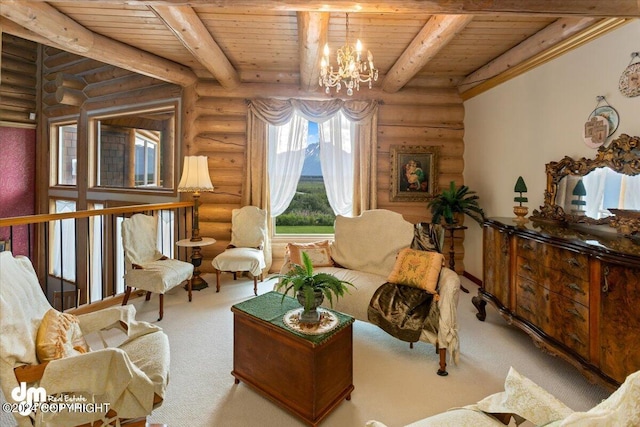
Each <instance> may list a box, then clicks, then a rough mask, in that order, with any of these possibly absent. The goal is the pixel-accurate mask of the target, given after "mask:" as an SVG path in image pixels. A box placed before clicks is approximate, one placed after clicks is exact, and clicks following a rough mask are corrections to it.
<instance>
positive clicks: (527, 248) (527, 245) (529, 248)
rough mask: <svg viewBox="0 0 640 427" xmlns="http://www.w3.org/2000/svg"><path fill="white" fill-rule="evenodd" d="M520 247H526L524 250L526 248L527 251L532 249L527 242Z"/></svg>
mask: <svg viewBox="0 0 640 427" xmlns="http://www.w3.org/2000/svg"><path fill="white" fill-rule="evenodd" d="M522 248H523V249H526V250H528V251H532V250H533V246H531V245H530V244H528V243H525V244H523V245H522Z"/></svg>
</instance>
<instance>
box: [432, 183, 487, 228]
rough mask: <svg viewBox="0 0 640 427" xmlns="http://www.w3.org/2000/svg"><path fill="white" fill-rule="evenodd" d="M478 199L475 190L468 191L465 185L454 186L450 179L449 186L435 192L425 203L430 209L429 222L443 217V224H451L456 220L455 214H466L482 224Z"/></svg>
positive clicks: (481, 212)
mask: <svg viewBox="0 0 640 427" xmlns="http://www.w3.org/2000/svg"><path fill="white" fill-rule="evenodd" d="M478 199H479V197H478V196H477V195H476V192H475V191H470V190H469V187H467V186H466V185H462V186H460V188H456V183H455V182H454V181H451V183H450V184H449V188H448V189H445V190H443V191H442V192H441V193H440V194H437V195H436V196H435V197H434V198H433V199H431V201H430V202H429V204H428V205H427V207H428V208H430V209H431V222H432V223H434V224H439V223H440V221H441V219H443V218H444V222H445V224H448V225H453V224H456V223H457V222H458V220H457V218H456V216H457V215H468V216H469V217H470V218H471V219H473V220H474V221H475V222H477V223H478V224H479V225H480V226H482V223H483V222H484V211H483V210H482V208H481V207H480V205H479V204H478Z"/></svg>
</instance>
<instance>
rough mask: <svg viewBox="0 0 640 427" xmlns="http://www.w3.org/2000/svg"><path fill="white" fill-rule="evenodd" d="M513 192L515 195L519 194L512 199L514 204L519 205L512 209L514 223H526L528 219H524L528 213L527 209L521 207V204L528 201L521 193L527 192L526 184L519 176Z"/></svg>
mask: <svg viewBox="0 0 640 427" xmlns="http://www.w3.org/2000/svg"><path fill="white" fill-rule="evenodd" d="M513 191H515V192H516V193H520V195H519V196H516V197H514V198H513V201H514V202H518V203H519V205H518V206H514V207H513V213H514V214H516V221H517V222H522V223H524V222H527V221H528V219H527V218H525V217H526V216H527V214H528V213H529V208H528V207H526V206H522V204H523V203H525V202H528V201H529V199H528V198H526V197H523V196H522V193H526V192H527V184H525V183H524V179H522V177H521V176H519V177H518V180H517V181H516V185H515V187H514V189H513Z"/></svg>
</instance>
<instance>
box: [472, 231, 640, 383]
mask: <svg viewBox="0 0 640 427" xmlns="http://www.w3.org/2000/svg"><path fill="white" fill-rule="evenodd" d="M603 227H604V228H603ZM607 228H608V227H607V226H581V227H578V226H575V227H562V226H558V225H551V224H547V223H538V222H528V223H526V224H524V225H522V226H520V225H518V224H516V222H514V221H513V220H512V219H511V218H494V219H488V220H487V221H486V222H485V224H484V231H483V233H484V243H483V244H484V281H483V287H482V288H480V290H479V291H478V296H477V297H474V298H473V303H474V305H475V306H476V307H477V308H478V314H477V315H476V316H477V317H478V319H480V320H484V319H485V316H486V312H485V305H486V303H487V302H489V303H491V304H492V305H493V306H495V307H496V308H497V309H498V311H499V312H500V314H501V315H502V316H503V317H504V318H505V319H506V320H507V321H508V322H509V323H511V324H513V325H515V326H517V327H519V328H521V329H523V330H524V331H525V332H527V333H528V334H529V335H530V336H531V337H532V338H533V339H534V341H535V342H536V344H537V345H538V346H539V347H540V348H542V349H543V350H545V351H548V352H550V353H552V354H555V355H558V356H560V357H562V358H564V359H566V360H567V361H569V362H570V363H572V364H573V365H574V366H576V367H577V368H578V369H580V370H581V371H582V372H583V373H584V374H585V375H586V376H587V377H588V378H590V379H591V380H594V381H599V382H601V383H604V384H605V385H607V386H609V387H611V388H613V387H616V386H618V385H619V384H620V383H622V382H623V381H624V379H625V377H626V376H627V375H628V374H630V373H632V372H635V371H637V370H640V241H638V240H636V239H630V238H625V237H621V236H620V235H617V234H616V233H615V230H613V233H612V232H611V231H610V230H608V229H607ZM611 230H612V229H611Z"/></svg>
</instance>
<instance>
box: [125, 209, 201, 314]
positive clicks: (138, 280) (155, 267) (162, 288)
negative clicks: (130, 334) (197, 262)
mask: <svg viewBox="0 0 640 427" xmlns="http://www.w3.org/2000/svg"><path fill="white" fill-rule="evenodd" d="M122 246H123V247H124V258H125V275H124V282H125V284H126V285H127V289H126V290H125V295H124V299H123V301H122V305H126V304H127V301H129V296H130V295H131V289H132V288H137V289H142V290H145V291H147V296H146V299H147V301H148V300H149V298H150V297H151V293H152V292H155V293H157V294H159V295H160V315H159V317H158V320H162V317H163V315H164V293H165V292H167V291H169V290H171V289H173V288H175V287H176V286H178V285H179V284H181V283H182V282H184V281H187V290H188V291H189V301H191V278H192V276H193V264H191V263H188V262H185V261H180V260H178V259H171V258H167V257H166V256H164V255H163V254H162V253H161V252H160V251H159V250H158V218H156V217H153V216H149V215H144V214H135V215H133V216H132V217H131V218H127V219H125V220H124V221H122Z"/></svg>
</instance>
